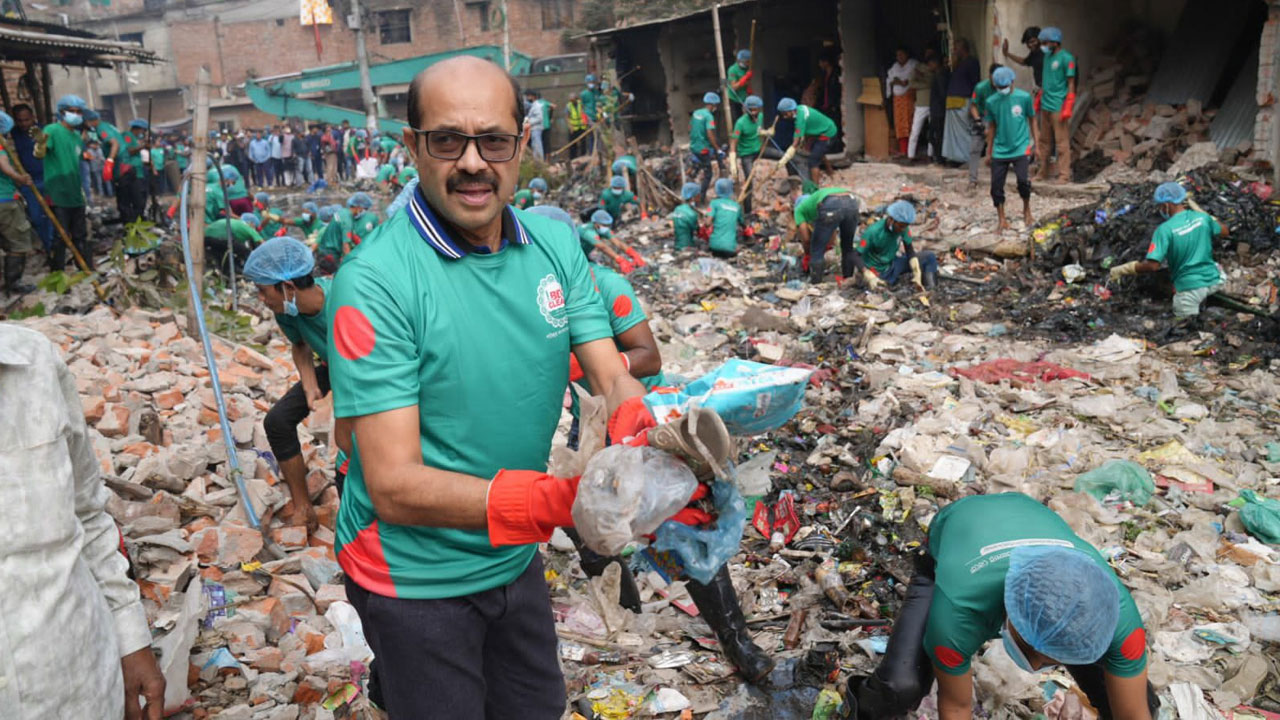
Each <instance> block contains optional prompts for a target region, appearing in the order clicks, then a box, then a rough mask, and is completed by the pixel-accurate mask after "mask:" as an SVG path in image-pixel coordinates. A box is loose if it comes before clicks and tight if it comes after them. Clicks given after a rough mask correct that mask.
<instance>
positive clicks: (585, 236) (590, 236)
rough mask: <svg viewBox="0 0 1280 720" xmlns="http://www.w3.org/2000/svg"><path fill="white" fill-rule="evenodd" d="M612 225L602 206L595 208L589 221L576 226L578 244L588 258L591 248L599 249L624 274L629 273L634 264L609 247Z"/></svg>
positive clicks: (611, 217) (607, 213)
mask: <svg viewBox="0 0 1280 720" xmlns="http://www.w3.org/2000/svg"><path fill="white" fill-rule="evenodd" d="M612 226H613V216H612V215H610V214H609V212H608V211H607V210H604V209H603V208H602V209H600V210H596V211H595V212H593V213H591V222H587V223H583V224H582V225H580V226H578V244H579V245H580V246H581V247H582V252H584V253H586V255H587V257H588V258H590V257H591V251H592V250H599V251H600V252H602V253H604V255H605V257H607V258H609V259H610V260H612V261H613V262H614V264H615V265H617V266H618V269H619V270H621V271H622V273H623V274H624V275H627V274H630V273H631V271H632V270H635V266H634V265H632V264H631V261H630V260H628V259H627V258H624V257H622V256H621V255H619V254H618V253H616V252H614V250H613V248H611V247H609V238H611V237H613V230H611V229H610V228H611V227H612Z"/></svg>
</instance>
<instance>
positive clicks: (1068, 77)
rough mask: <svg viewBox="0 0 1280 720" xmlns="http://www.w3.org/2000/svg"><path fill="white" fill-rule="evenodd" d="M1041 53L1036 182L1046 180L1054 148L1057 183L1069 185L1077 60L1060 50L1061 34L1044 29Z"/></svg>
mask: <svg viewBox="0 0 1280 720" xmlns="http://www.w3.org/2000/svg"><path fill="white" fill-rule="evenodd" d="M1040 52H1041V54H1043V55H1044V69H1043V70H1042V71H1041V73H1040V77H1041V81H1042V82H1043V83H1044V85H1043V86H1042V87H1043V91H1042V92H1041V94H1040V107H1038V108H1037V111H1038V112H1040V135H1039V139H1040V148H1039V151H1038V152H1037V155H1038V156H1039V159H1040V170H1039V171H1038V172H1037V173H1036V179H1037V180H1048V179H1049V156H1050V155H1052V154H1053V153H1054V150H1055V148H1056V150H1057V155H1058V182H1064V183H1067V182H1071V113H1072V112H1074V111H1075V104H1076V58H1075V56H1074V55H1072V54H1071V53H1069V52H1067V51H1066V50H1064V49H1063V48H1062V31H1061V30H1059V29H1058V28H1056V27H1047V28H1045V29H1043V30H1041V31H1040Z"/></svg>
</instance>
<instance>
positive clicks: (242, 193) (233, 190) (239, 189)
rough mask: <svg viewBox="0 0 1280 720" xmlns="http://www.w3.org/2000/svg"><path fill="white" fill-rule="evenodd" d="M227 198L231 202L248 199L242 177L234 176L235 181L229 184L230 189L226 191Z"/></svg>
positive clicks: (247, 190) (247, 192)
mask: <svg viewBox="0 0 1280 720" xmlns="http://www.w3.org/2000/svg"><path fill="white" fill-rule="evenodd" d="M227 197H229V198H231V199H232V200H239V199H240V198H245V197H249V189H248V188H247V187H245V184H244V176H241V175H238V176H236V179H235V181H234V182H232V183H231V187H230V188H229V189H228V190H227Z"/></svg>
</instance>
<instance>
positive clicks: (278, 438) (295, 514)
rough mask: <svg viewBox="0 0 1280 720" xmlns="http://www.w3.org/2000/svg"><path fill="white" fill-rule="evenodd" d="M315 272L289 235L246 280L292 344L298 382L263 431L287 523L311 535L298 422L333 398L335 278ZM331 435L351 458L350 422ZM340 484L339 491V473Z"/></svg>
mask: <svg viewBox="0 0 1280 720" xmlns="http://www.w3.org/2000/svg"><path fill="white" fill-rule="evenodd" d="M314 269H315V257H314V256H313V255H312V254H311V250H310V248H308V247H307V246H306V245H303V244H302V243H301V242H299V241H297V240H295V239H294V238H291V237H279V238H272V239H270V240H268V241H266V242H265V243H263V244H262V245H260V246H258V247H257V248H255V249H254V251H253V252H252V253H250V254H249V260H248V261H247V262H245V264H244V276H245V278H246V279H247V280H248V281H249V282H251V283H253V284H255V285H257V286H258V299H259V300H261V301H262V303H263V304H264V305H266V306H267V307H268V308H270V310H271V312H273V313H275V316H276V324H277V325H279V326H280V332H282V333H284V336H285V337H286V338H288V339H289V342H290V343H292V344H293V347H292V349H291V352H292V355H293V366H294V367H295V368H297V370H298V382H296V383H294V384H293V387H291V388H289V391H288V392H286V393H285V394H284V395H283V396H282V397H281V398H280V399H279V400H277V401H276V403H275V405H272V406H271V409H270V410H269V411H267V416H266V418H264V419H263V421H262V427H263V429H264V430H266V433H267V442H269V443H270V444H271V453H272V454H273V455H275V458H276V463H277V464H278V465H279V466H280V474H281V476H283V477H284V481H285V484H286V485H287V486H288V487H289V495H290V497H291V498H292V503H293V507H292V510H291V511H290V512H289V513H287V514H286V516H285V518H284V520H285V522H286V523H287V524H289V525H305V526H306V528H307V531H308V532H310V531H312V530H315V529H316V525H317V519H316V510H315V507H314V506H313V505H312V504H311V496H310V495H309V494H308V492H307V463H306V460H304V459H303V457H302V445H301V444H300V443H299V442H298V424H299V423H301V422H302V421H303V420H305V419H306V418H307V416H308V415H310V414H311V413H312V412H313V411H314V410H315V409H316V404H317V403H319V402H320V400H321V399H323V398H324V396H325V395H327V394H329V365H328V360H327V358H328V356H329V329H328V326H327V325H326V324H325V323H326V320H325V312H324V310H325V303H326V301H327V300H328V297H329V284H330V283H331V282H332V280H333V279H332V278H327V277H321V278H317V277H313V276H312V270H314ZM333 435H334V444H335V445H337V446H338V448H339V449H340V450H342V451H343V452H345V453H346V454H348V455H350V454H351V420H350V419H348V418H338V419H337V420H336V421H335V422H334V428H333ZM337 483H338V486H339V488H341V486H342V477H341V475H340V474H339V477H338V478H337Z"/></svg>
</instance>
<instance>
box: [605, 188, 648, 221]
mask: <svg viewBox="0 0 1280 720" xmlns="http://www.w3.org/2000/svg"><path fill="white" fill-rule="evenodd" d="M627 203H631V204H632V205H639V204H640V203H637V202H636V194H635V193H633V192H631V191H630V190H623V191H622V192H620V193H618V194H616V195H615V194H614V193H613V188H605V189H604V190H601V191H600V207H602V208H604V210H605V212H607V213H609V217H611V218H613V221H614V222H618V220H619V219H620V218H621V217H622V206H623V205H626V204H627Z"/></svg>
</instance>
